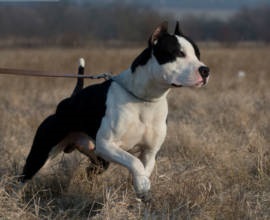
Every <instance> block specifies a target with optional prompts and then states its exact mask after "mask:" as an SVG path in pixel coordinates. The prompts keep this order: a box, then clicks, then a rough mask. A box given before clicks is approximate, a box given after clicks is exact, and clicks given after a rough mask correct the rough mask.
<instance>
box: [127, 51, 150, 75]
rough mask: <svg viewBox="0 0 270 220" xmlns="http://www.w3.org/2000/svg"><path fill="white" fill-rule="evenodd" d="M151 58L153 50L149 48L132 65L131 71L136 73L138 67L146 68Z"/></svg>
mask: <svg viewBox="0 0 270 220" xmlns="http://www.w3.org/2000/svg"><path fill="white" fill-rule="evenodd" d="M150 58H151V49H150V48H149V47H148V48H146V49H144V51H143V52H141V54H140V55H139V56H137V57H136V59H135V60H134V61H133V63H132V64H131V71H132V72H133V73H134V72H135V70H136V68H137V67H138V66H144V65H145V64H146V63H147V62H148V60H149V59H150Z"/></svg>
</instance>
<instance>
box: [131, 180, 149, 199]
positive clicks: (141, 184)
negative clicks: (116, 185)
mask: <svg viewBox="0 0 270 220" xmlns="http://www.w3.org/2000/svg"><path fill="white" fill-rule="evenodd" d="M134 187H135V190H136V193H137V195H138V197H140V195H145V194H147V193H148V192H149V190H150V187H151V182H150V180H149V178H148V177H147V176H136V177H135V178H134Z"/></svg>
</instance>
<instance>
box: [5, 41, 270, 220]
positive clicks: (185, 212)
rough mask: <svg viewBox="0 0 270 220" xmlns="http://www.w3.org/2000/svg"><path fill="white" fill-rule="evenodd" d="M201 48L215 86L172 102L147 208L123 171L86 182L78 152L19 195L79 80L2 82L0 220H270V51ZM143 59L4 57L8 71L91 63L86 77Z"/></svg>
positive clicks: (119, 55)
mask: <svg viewBox="0 0 270 220" xmlns="http://www.w3.org/2000/svg"><path fill="white" fill-rule="evenodd" d="M201 47H202V49H201V50H202V51H201V53H202V60H203V61H204V62H205V63H206V64H207V65H209V67H210V69H211V76H210V80H209V84H208V85H207V86H206V87H204V88H201V89H186V88H178V89H174V90H173V91H172V92H171V93H170V94H169V110H170V112H169V117H168V134H167V138H166V141H165V143H164V144H163V147H162V149H161V151H160V153H159V155H158V157H157V165H156V167H155V170H154V172H153V174H152V176H151V180H152V197H153V199H152V202H151V203H150V204H148V205H145V204H144V203H142V202H140V201H138V200H137V199H136V196H135V193H134V190H133V187H132V181H131V177H130V176H129V174H128V172H127V171H126V170H125V169H124V168H121V167H120V166H119V165H112V166H111V167H110V168H109V170H108V171H106V172H105V173H104V174H102V175H100V176H91V177H87V175H86V172H85V168H86V167H87V165H88V161H87V159H86V158H85V157H84V156H81V155H79V154H76V153H75V154H71V155H63V154H62V155H60V156H59V157H58V158H56V159H55V160H54V161H52V162H51V165H50V166H47V167H45V168H44V169H43V170H42V171H41V172H40V173H39V174H38V175H37V176H36V177H35V178H34V179H33V180H32V181H31V182H30V183H29V184H28V185H27V186H26V188H25V190H24V192H23V193H22V194H21V195H19V194H18V193H17V192H16V190H15V189H16V186H17V183H16V175H18V174H19V173H20V172H21V170H22V166H23V164H24V162H25V159H26V156H27V154H28V152H29V150H30V146H31V142H32V139H33V136H34V133H35V130H36V128H37V126H38V125H39V123H40V122H41V121H42V120H43V119H44V118H45V117H46V116H47V115H49V114H51V113H52V112H53V111H54V110H55V107H56V104H57V103H58V102H59V101H60V100H61V99H63V98H64V97H66V96H68V95H70V94H71V92H72V89H73V87H74V85H75V80H74V79H73V80H72V79H56V78H51V79H47V78H35V77H18V76H4V75H0V149H1V151H0V152H1V156H0V177H1V179H0V219H18V218H20V219H87V218H92V219H269V218H270V146H269V143H270V136H269V133H270V124H269V121H270V111H269V110H270V101H269V100H270V88H269V82H270V56H269V55H268V54H269V49H270V48H269V47H268V46H262V45H260V46H259V47H256V46H249V47H247V46H246V47H226V48H224V47H219V46H211V47H210V46H209V45H203V46H201ZM141 50H142V48H111V49H108V48H102V47H101V48H88V49H60V48H49V49H44V48H43V49H20V48H17V49H1V58H0V67H12V68H23V69H37V70H46V71H50V70H51V71H59V72H64V73H72V72H75V73H76V71H77V67H76V66H77V60H78V58H79V57H84V58H85V60H86V72H87V73H91V74H92V73H101V72H107V71H111V72H113V73H114V74H117V73H119V72H120V71H121V70H124V69H125V68H128V67H129V65H130V64H131V62H132V60H133V59H134V58H135V56H136V55H137V54H138V53H139V52H140V51H141ZM91 83H94V81H91V80H86V84H91Z"/></svg>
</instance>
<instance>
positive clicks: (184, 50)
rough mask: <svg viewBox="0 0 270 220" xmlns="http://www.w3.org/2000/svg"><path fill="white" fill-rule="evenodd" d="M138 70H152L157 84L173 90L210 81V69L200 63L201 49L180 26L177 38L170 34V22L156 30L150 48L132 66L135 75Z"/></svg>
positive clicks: (176, 33)
mask: <svg viewBox="0 0 270 220" xmlns="http://www.w3.org/2000/svg"><path fill="white" fill-rule="evenodd" d="M146 64H147V65H146ZM146 66H147V67H146ZM137 68H148V70H149V68H150V69H151V72H152V73H154V77H155V78H156V79H157V80H159V81H160V82H161V83H163V84H166V85H167V86H170V87H182V86H188V87H200V86H203V85H205V84H206V83H207V81H208V78H209V68H208V67H207V66H206V65H205V64H204V63H203V62H201V61H200V51H199V48H198V47H197V45H196V44H195V43H194V42H193V41H192V40H191V39H190V38H188V37H187V36H185V35H184V34H183V33H182V31H181V30H180V28H179V23H178V22H177V23H176V27H175V32H174V34H169V33H168V23H167V22H163V23H162V24H161V25H159V26H158V27H157V28H156V29H155V30H154V32H153V33H152V35H151V37H150V39H149V41H148V47H147V48H146V49H145V50H144V51H143V52H142V53H141V54H140V55H139V56H138V57H137V58H136V59H135V60H134V62H133V63H132V65H131V70H132V72H133V73H135V72H136V69H137Z"/></svg>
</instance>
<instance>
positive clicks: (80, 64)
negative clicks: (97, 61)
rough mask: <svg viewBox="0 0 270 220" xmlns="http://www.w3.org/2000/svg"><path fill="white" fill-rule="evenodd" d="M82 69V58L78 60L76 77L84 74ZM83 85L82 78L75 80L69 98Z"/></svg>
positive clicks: (83, 65)
mask: <svg viewBox="0 0 270 220" xmlns="http://www.w3.org/2000/svg"><path fill="white" fill-rule="evenodd" d="M84 67H85V61H84V59H83V58H80V59H79V67H78V75H83V74H84ZM83 84H84V80H83V78H78V79H77V84H76V86H75V88H74V90H73V92H72V95H71V96H74V95H76V94H77V93H78V92H79V91H80V90H82V89H83Z"/></svg>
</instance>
